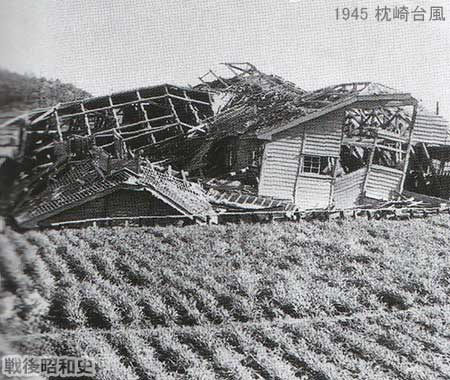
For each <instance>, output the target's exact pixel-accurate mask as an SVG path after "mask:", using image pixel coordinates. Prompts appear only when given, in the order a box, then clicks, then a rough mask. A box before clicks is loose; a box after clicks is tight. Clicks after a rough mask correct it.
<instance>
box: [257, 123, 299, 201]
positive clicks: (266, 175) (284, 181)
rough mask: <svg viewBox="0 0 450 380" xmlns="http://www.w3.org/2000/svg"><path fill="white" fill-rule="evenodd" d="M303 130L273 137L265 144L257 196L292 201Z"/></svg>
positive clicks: (295, 130)
mask: <svg viewBox="0 0 450 380" xmlns="http://www.w3.org/2000/svg"><path fill="white" fill-rule="evenodd" d="M302 136H303V129H302V128H298V129H291V130H289V131H286V132H282V133H280V134H278V135H277V136H274V137H273V139H274V141H272V142H269V143H267V144H266V146H265V149H264V155H263V163H262V168H261V174H260V183H259V187H258V195H260V196H271V197H274V198H276V199H283V200H288V201H291V202H292V201H293V200H294V190H295V183H296V178H297V174H298V166H299V158H300V151H301V147H302V140H303V138H302Z"/></svg>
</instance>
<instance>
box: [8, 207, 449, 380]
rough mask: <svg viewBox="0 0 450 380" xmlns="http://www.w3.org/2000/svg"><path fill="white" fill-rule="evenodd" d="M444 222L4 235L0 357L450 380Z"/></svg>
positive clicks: (140, 371)
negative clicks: (58, 357) (16, 355)
mask: <svg viewBox="0 0 450 380" xmlns="http://www.w3.org/2000/svg"><path fill="white" fill-rule="evenodd" d="M449 225H450V217H449V216H436V217H433V218H427V219H421V220H413V221H368V220H344V221H330V222H304V221H302V222H299V223H294V222H285V223H270V224H229V225H221V226H188V227H184V228H180V227H164V228H162V227H161V228H158V227H154V228H125V227H115V228H109V229H107V228H85V229H65V230H47V231H29V232H26V233H24V234H19V233H17V232H14V231H12V230H7V231H6V233H5V234H4V235H1V236H0V250H1V252H0V276H1V277H0V281H1V282H0V284H1V289H0V333H1V335H0V355H2V354H11V353H21V354H26V355H68V356H89V357H91V358H93V359H94V360H95V362H96V378H98V379H105V380H107V379H108V380H110V379H261V378H264V379H449V378H450V376H449V375H450V259H449V246H450V227H449Z"/></svg>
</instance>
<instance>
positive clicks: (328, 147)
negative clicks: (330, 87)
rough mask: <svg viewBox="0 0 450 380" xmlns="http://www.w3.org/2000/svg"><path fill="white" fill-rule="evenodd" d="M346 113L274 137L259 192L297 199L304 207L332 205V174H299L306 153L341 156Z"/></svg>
mask: <svg viewBox="0 0 450 380" xmlns="http://www.w3.org/2000/svg"><path fill="white" fill-rule="evenodd" d="M343 118H344V112H343V111H339V112H334V113H330V114H328V115H325V116H323V117H321V118H318V119H316V120H312V121H309V122H307V123H305V124H304V125H302V126H298V127H294V128H292V129H290V130H288V131H284V132H280V133H278V134H276V135H274V136H272V141H271V142H269V143H267V144H266V147H265V150H264V158H263V164H262V168H261V175H260V184H259V189H258V194H259V195H264V196H272V197H274V198H277V199H284V200H288V201H291V202H295V203H296V204H297V205H299V206H300V207H301V208H302V209H313V208H326V207H328V205H329V204H330V199H331V194H332V191H331V186H332V183H333V178H332V176H331V175H329V176H322V175H314V174H309V173H304V174H301V173H299V165H300V157H301V155H302V154H308V155H322V156H331V157H339V154H340V149H341V134H342V122H343Z"/></svg>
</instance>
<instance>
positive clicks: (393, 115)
mask: <svg viewBox="0 0 450 380" xmlns="http://www.w3.org/2000/svg"><path fill="white" fill-rule="evenodd" d="M227 65H228V66H229V67H230V68H231V69H232V70H233V71H234V72H235V73H236V75H235V76H233V77H232V78H231V80H228V81H227V80H226V79H224V78H222V80H221V81H219V80H213V81H211V82H205V83H204V84H203V85H202V87H209V89H210V90H211V91H212V92H216V93H218V94H219V95H220V97H222V98H224V97H227V98H228V100H227V103H226V104H225V106H224V107H223V108H222V111H221V112H220V113H219V114H218V115H217V116H216V117H215V118H214V120H213V121H212V123H211V126H210V128H208V130H209V137H207V143H205V144H204V148H205V149H200V150H199V152H198V153H197V155H196V156H195V157H194V159H193V160H192V161H191V163H190V166H189V167H188V168H189V170H191V171H195V170H197V171H198V172H200V173H201V174H202V175H204V174H205V173H206V176H220V175H221V174H223V173H224V172H226V171H230V172H239V171H242V170H243V169H244V168H246V173H247V174H246V175H243V174H240V175H237V176H233V178H231V179H232V180H234V181H232V183H233V182H234V185H235V188H234V189H233V186H228V188H227V186H225V182H226V181H218V182H216V184H215V186H216V188H217V187H219V188H222V190H223V191H231V192H232V193H236V192H237V191H240V190H242V188H243V186H241V188H239V185H238V187H236V180H235V179H239V178H240V179H241V181H240V183H239V184H240V185H242V184H244V185H245V184H247V185H250V186H253V189H254V192H255V193H257V194H258V196H260V197H271V198H273V199H276V200H284V201H289V202H293V203H294V204H296V205H297V206H298V208H299V209H302V210H306V209H345V208H349V207H355V206H357V205H362V204H372V203H374V202H377V201H386V200H389V199H392V198H394V197H398V195H399V194H401V193H402V191H403V189H404V187H405V182H406V178H407V176H408V175H409V174H410V173H409V171H408V169H409V160H410V157H411V155H414V154H416V156H417V154H418V153H417V152H418V148H417V144H422V145H423V144H424V145H428V146H429V144H430V142H431V141H432V142H434V143H436V142H438V143H440V144H445V143H446V139H447V135H448V124H447V122H446V121H445V120H444V119H442V118H440V117H434V116H432V115H430V114H429V113H427V112H426V111H425V110H424V109H421V108H419V107H418V102H417V101H416V99H414V98H413V97H412V96H411V95H410V94H408V93H403V92H400V91H396V90H394V89H392V88H388V87H386V86H383V85H381V84H377V83H370V82H365V83H346V84H340V85H336V86H330V87H327V88H325V89H321V90H317V91H313V92H305V91H304V90H302V89H299V88H296V87H294V86H292V84H290V83H287V84H286V83H285V82H283V81H281V80H280V79H279V78H276V77H270V76H267V75H265V74H263V73H260V72H259V71H258V70H257V69H256V68H255V67H254V66H252V65H250V64H246V65H241V64H227ZM213 79H214V78H213ZM416 126H417V129H415V128H416ZM238 182H239V181H238ZM408 185H411V186H412V185H413V184H412V183H411V181H408ZM213 186H214V185H213ZM244 187H245V186H244ZM410 190H416V188H411V189H410ZM223 199H226V197H224V198H223ZM231 203H233V202H231Z"/></svg>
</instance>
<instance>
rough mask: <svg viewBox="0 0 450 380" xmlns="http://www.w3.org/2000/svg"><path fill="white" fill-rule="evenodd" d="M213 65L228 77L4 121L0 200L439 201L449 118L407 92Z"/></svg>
mask: <svg viewBox="0 0 450 380" xmlns="http://www.w3.org/2000/svg"><path fill="white" fill-rule="evenodd" d="M224 67H225V68H226V69H227V70H228V71H229V73H230V75H228V76H222V75H218V74H217V73H215V72H214V71H212V70H211V71H209V72H208V73H207V74H205V75H204V76H202V77H200V84H198V85H197V86H195V87H186V88H183V87H177V86H172V85H160V86H154V87H150V88H142V89H137V90H132V91H126V92H121V93H117V94H112V95H108V96H103V97H96V98H91V99H86V100H81V101H77V102H70V103H61V104H57V105H55V106H54V107H52V108H49V109H44V110H35V111H32V112H29V113H27V114H25V115H21V116H19V117H17V118H15V119H12V120H9V121H7V122H5V123H4V124H3V126H2V128H0V135H1V131H8V133H9V134H11V131H13V132H15V134H16V135H15V136H13V137H12V138H11V139H10V140H11V144H10V146H8V149H7V150H4V152H7V153H6V155H4V158H3V164H2V166H1V167H0V171H1V175H2V176H5V178H6V175H8V177H9V178H11V176H12V177H13V178H14V181H13V182H12V183H8V184H3V187H4V190H5V191H2V193H3V199H2V204H3V205H6V206H4V209H5V210H8V211H7V213H8V214H9V215H11V216H12V217H13V218H14V220H15V222H16V223H17V224H18V225H19V226H21V227H23V228H33V227H37V226H45V225H63V224H69V223H78V222H81V221H86V220H90V221H96V220H113V219H120V218H124V219H132V218H141V217H143V218H152V217H168V216H179V217H182V218H187V219H189V220H196V221H200V222H205V221H211V220H214V219H215V215H217V214H220V213H224V212H227V211H228V212H229V211H236V210H237V211H239V210H246V211H258V210H267V211H270V210H278V211H280V210H281V211H282V212H285V213H289V214H290V215H292V214H293V213H295V212H301V211H307V210H328V211H330V210H343V209H351V208H357V207H365V206H370V207H373V205H381V204H384V203H385V202H386V201H389V200H395V199H403V198H404V195H402V194H403V193H404V192H405V190H408V191H419V192H422V193H424V194H429V195H437V196H439V197H444V198H448V197H449V195H450V192H449V191H448V190H447V189H448V188H449V186H448V185H447V182H445V180H443V179H442V178H444V177H445V178H450V176H448V177H447V176H446V174H445V173H446V170H449V168H450V166H449V165H448V163H449V162H450V155H449V154H448V152H450V151H449V149H448V147H449V146H448V145H447V142H448V141H447V137H448V123H447V122H446V121H445V120H444V119H443V118H442V117H440V116H438V115H434V114H432V113H430V112H429V111H426V110H425V109H423V108H422V107H421V106H420V105H419V104H418V101H417V100H416V99H415V98H414V97H413V96H411V94H409V93H405V92H402V91H397V90H395V89H392V88H390V87H387V86H384V85H382V84H378V83H372V82H355V83H345V84H339V85H335V86H330V87H327V88H324V89H320V90H316V91H306V90H304V89H302V88H299V87H298V86H296V85H294V84H293V83H291V82H288V81H285V80H283V79H282V78H280V77H277V76H274V75H267V74H264V73H262V72H260V71H259V70H258V69H257V68H256V67H255V66H253V65H251V64H249V63H239V64H233V63H227V64H224ZM424 157H425V158H424ZM438 174H439V175H438ZM436 181H438V182H439V186H437V187H436ZM430 183H431V184H432V185H430ZM433 184H434V185H433ZM448 184H450V182H449V183H448ZM433 186H434V187H433ZM6 187H8V188H7V189H6ZM436 188H438V189H439V193H436ZM6 190H7V193H8V196H5V194H6Z"/></svg>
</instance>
